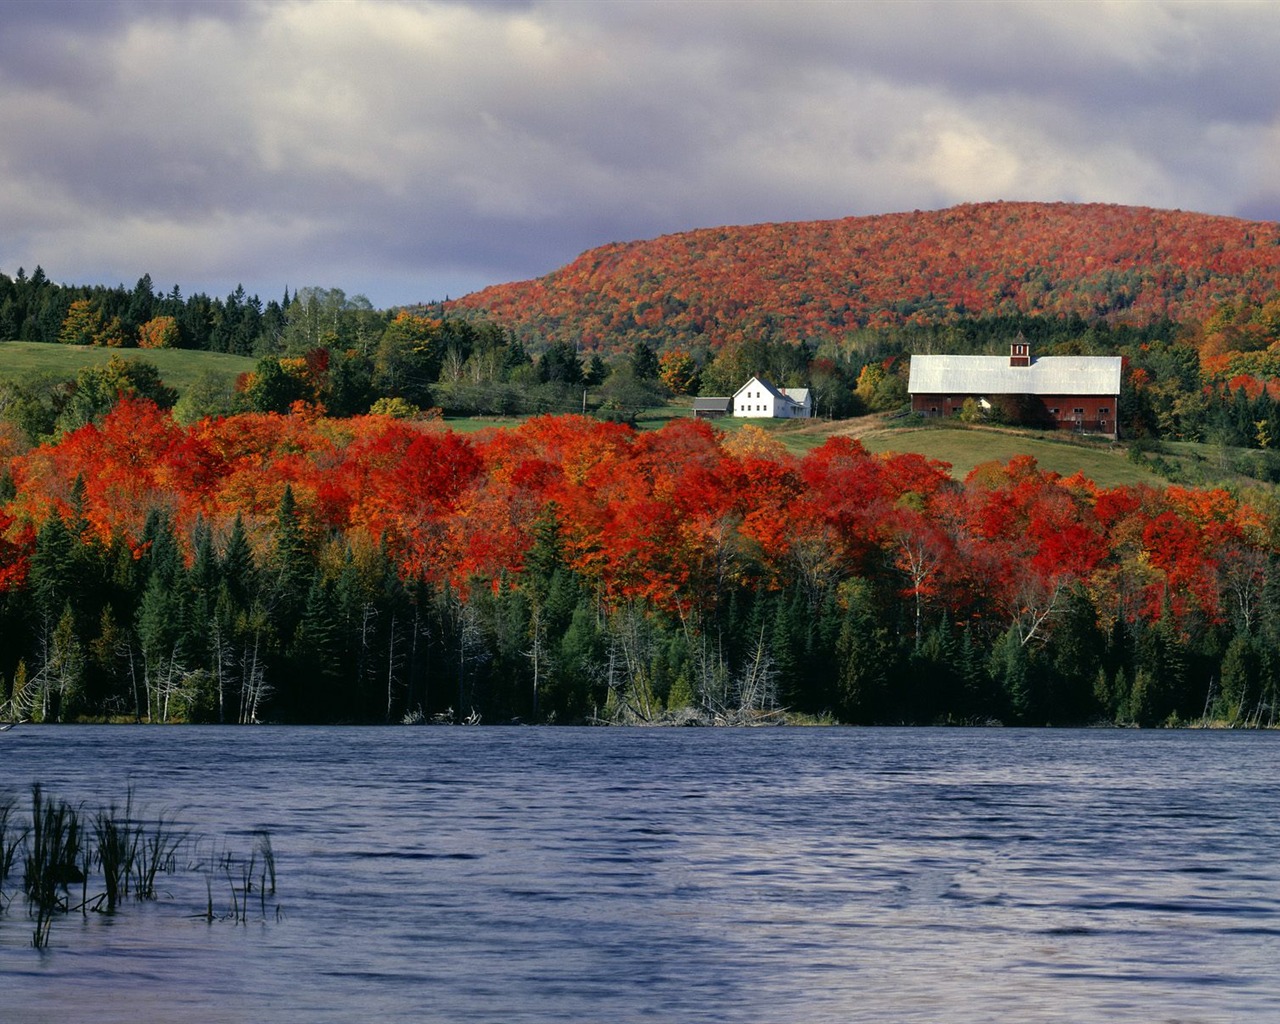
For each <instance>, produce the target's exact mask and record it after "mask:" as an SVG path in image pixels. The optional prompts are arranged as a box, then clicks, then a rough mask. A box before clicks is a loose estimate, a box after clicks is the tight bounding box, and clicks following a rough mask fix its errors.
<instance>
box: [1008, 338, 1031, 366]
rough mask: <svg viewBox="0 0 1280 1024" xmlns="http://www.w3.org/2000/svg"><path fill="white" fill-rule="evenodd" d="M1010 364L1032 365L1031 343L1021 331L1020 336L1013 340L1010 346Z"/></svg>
mask: <svg viewBox="0 0 1280 1024" xmlns="http://www.w3.org/2000/svg"><path fill="white" fill-rule="evenodd" d="M1009 365H1010V366H1030V365H1031V343H1030V342H1028V341H1027V339H1026V338H1024V337H1023V336H1022V332H1021V331H1019V332H1018V336H1017V337H1016V338H1015V339H1014V340H1013V344H1012V345H1010V346H1009Z"/></svg>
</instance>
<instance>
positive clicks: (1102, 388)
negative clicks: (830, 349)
mask: <svg viewBox="0 0 1280 1024" xmlns="http://www.w3.org/2000/svg"><path fill="white" fill-rule="evenodd" d="M1120 362H1121V360H1120V357H1119V356H1043V357H1041V358H1039V359H1036V360H1034V361H1033V362H1032V364H1031V365H1030V366H1010V365H1009V357H1008V356H912V357H911V376H910V378H909V380H908V382H907V390H908V391H909V392H910V393H911V394H913V395H942V394H952V395H1118V394H1120Z"/></svg>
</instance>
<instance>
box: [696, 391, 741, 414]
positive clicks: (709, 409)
mask: <svg viewBox="0 0 1280 1024" xmlns="http://www.w3.org/2000/svg"><path fill="white" fill-rule="evenodd" d="M732 415H733V399H732V398H729V397H728V396H725V397H723V398H695V399H694V400H693V416H694V419H699V420H718V419H720V418H721V417H724V416H732Z"/></svg>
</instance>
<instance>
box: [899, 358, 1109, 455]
mask: <svg viewBox="0 0 1280 1024" xmlns="http://www.w3.org/2000/svg"><path fill="white" fill-rule="evenodd" d="M1120 369H1121V359H1120V357H1119V356H1042V357H1040V358H1033V357H1032V355H1031V345H1030V343H1029V342H1027V341H1026V340H1024V339H1023V338H1021V337H1019V338H1018V340H1017V341H1015V342H1014V343H1013V344H1012V345H1011V346H1010V350H1009V355H1008V357H1005V356H912V357H911V376H910V378H909V380H908V383H907V391H908V392H909V393H910V395H911V411H912V412H916V413H919V414H920V415H922V416H952V415H955V414H956V413H958V412H960V409H961V407H962V406H963V405H964V403H965V400H966V399H969V398H972V399H973V400H974V401H975V402H977V403H978V404H979V405H980V406H982V407H983V408H984V409H990V408H991V407H992V406H993V405H1010V404H1011V405H1013V406H1015V407H1016V408H1017V409H1018V410H1019V411H1020V417H1019V418H1020V419H1021V420H1022V421H1023V422H1027V423H1042V424H1044V425H1045V426H1049V425H1053V426H1055V427H1056V428H1057V429H1058V430H1074V431H1078V432H1082V433H1090V434H1106V435H1108V436H1110V437H1117V436H1118V433H1119V424H1118V423H1117V421H1116V414H1117V412H1118V407H1119V404H1120Z"/></svg>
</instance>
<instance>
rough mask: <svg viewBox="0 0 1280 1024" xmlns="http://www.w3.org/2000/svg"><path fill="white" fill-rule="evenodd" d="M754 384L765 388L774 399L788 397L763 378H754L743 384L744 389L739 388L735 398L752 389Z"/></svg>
mask: <svg viewBox="0 0 1280 1024" xmlns="http://www.w3.org/2000/svg"><path fill="white" fill-rule="evenodd" d="M752 384H758V385H759V386H760V387H762V388H764V389H765V390H766V391H767V392H769V394H770V395H772V396H773V397H774V398H785V397H786V395H785V394H783V393H782V392H781V391H779V390H778V389H777V388H775V387H774V386H773V385H772V384H770V383H769V382H768V381H767V380H765V379H764V378H763V377H752V378H751V379H750V380H749V381H747V382H746V383H745V384H743V385H742V387H740V388H738V390H737V391H735V392H734V393H733V397H734V398H737V397H738V396H739V395H740V394H742V392H744V391H746V390H747V388H749V387H751V385H752Z"/></svg>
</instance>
